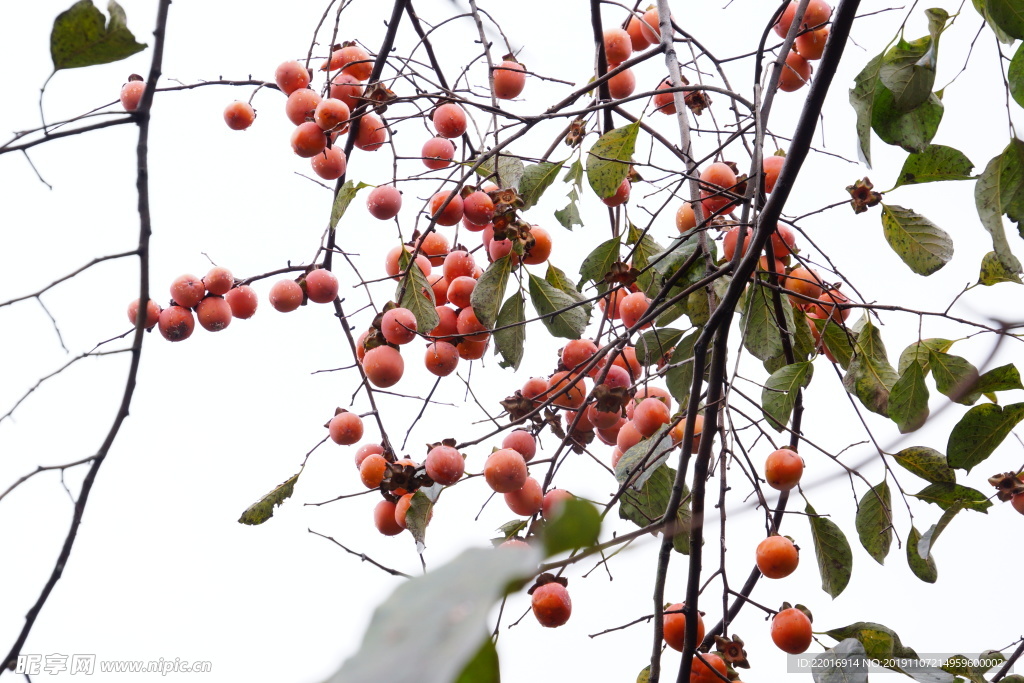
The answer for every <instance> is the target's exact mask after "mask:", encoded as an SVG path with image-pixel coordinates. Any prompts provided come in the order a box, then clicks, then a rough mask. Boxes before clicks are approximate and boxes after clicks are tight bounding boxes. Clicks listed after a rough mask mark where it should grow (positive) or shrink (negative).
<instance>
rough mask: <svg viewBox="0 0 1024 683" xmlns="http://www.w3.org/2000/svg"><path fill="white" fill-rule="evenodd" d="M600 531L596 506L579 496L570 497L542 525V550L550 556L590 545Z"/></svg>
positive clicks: (599, 516) (598, 513)
mask: <svg viewBox="0 0 1024 683" xmlns="http://www.w3.org/2000/svg"><path fill="white" fill-rule="evenodd" d="M600 533H601V513H600V512H598V511H597V508H595V507H594V505H593V504H592V503H589V502H587V501H585V500H582V499H581V498H571V499H569V500H567V501H565V504H564V505H563V506H562V507H561V511H560V512H559V513H558V514H556V515H555V517H554V519H552V520H550V521H548V523H547V524H545V525H544V533H543V534H542V537H543V539H544V550H545V552H546V553H547V555H548V556H551V555H557V554H558V553H560V552H563V551H565V550H572V549H574V548H584V547H587V546H591V545H594V544H595V543H597V537H598V534H600Z"/></svg>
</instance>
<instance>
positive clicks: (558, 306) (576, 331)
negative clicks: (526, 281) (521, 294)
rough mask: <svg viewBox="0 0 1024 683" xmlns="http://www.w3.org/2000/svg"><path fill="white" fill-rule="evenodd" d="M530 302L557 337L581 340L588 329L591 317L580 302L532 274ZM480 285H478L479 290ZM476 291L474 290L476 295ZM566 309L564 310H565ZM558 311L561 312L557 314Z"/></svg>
mask: <svg viewBox="0 0 1024 683" xmlns="http://www.w3.org/2000/svg"><path fill="white" fill-rule="evenodd" d="M529 275H530V302H531V303H533V307H534V308H535V309H536V310H537V313H538V315H540V316H543V317H542V318H541V322H543V323H544V326H545V327H546V328H548V332H550V333H551V334H552V335H553V336H555V337H563V338H566V339H579V338H580V337H581V336H582V335H583V330H585V329H586V327H587V322H588V319H589V315H587V312H586V310H585V309H584V308H583V307H582V306H580V305H579V304H578V300H577V299H575V298H573V297H572V296H570V295H568V294H566V293H565V292H563V291H562V290H560V289H557V288H556V287H554V286H552V285H551V283H549V282H547V281H546V280H541V279H540V278H539V277H537V276H536V275H534V274H533V273H530V274H529ZM479 287H480V285H479V284H478V285H477V288H479ZM475 292H476V290H474V293H475ZM563 309H564V310H563ZM556 311H559V312H557V313H556Z"/></svg>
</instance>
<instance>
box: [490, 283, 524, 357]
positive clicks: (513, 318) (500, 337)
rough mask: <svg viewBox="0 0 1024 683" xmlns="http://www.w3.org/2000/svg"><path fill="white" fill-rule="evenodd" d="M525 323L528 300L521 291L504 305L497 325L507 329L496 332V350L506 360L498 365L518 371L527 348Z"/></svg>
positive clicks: (516, 292)
mask: <svg viewBox="0 0 1024 683" xmlns="http://www.w3.org/2000/svg"><path fill="white" fill-rule="evenodd" d="M525 321H526V298H525V297H524V296H523V293H522V292H521V291H519V290H516V291H515V292H513V293H512V296H510V297H509V298H508V299H507V300H506V301H505V303H504V304H502V306H501V311H499V312H498V320H497V323H496V324H495V327H498V328H502V327H505V328H506V329H497V330H495V331H494V347H495V350H496V351H497V352H498V353H500V354H501V355H502V358H503V359H504V360H502V361H501V362H500V363H498V365H500V366H501V367H503V368H509V367H510V368H512V369H513V370H518V369H519V364H520V363H522V362H523V349H524V348H525V346H526V324H525ZM507 325H515V327H506V326H507Z"/></svg>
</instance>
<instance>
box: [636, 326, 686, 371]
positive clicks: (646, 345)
mask: <svg viewBox="0 0 1024 683" xmlns="http://www.w3.org/2000/svg"><path fill="white" fill-rule="evenodd" d="M682 338H683V331H682V330H675V329H672V328H671V327H659V328H657V329H654V330H649V331H647V332H644V333H643V334H641V335H640V336H639V337H638V338H637V340H636V344H635V348H636V360H637V362H638V363H640V365H643V366H644V367H650V366H651V365H654V364H655V363H657V362H658V361H660V360H661V359H662V358H664V357H665V355H666V354H667V353H668V352H669V351H671V350H672V348H673V347H674V346H675V345H676V344H677V343H678V342H679V340H680V339H682Z"/></svg>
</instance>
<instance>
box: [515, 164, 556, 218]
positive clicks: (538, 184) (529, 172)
mask: <svg viewBox="0 0 1024 683" xmlns="http://www.w3.org/2000/svg"><path fill="white" fill-rule="evenodd" d="M564 163H565V162H564V161H562V162H558V163H552V162H550V161H542V162H540V163H539V164H530V165H529V166H527V167H525V168H524V169H523V178H522V180H520V181H519V196H520V197H521V198H522V200H523V208H522V210H523V211H525V210H527V209H529V208H532V207H534V206H536V205H537V202H538V201H539V200H540V198H541V195H543V194H544V190H546V189H548V188H549V187H551V183H553V182H555V180H557V179H558V172H559V171H561V170H562V164H564Z"/></svg>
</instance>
